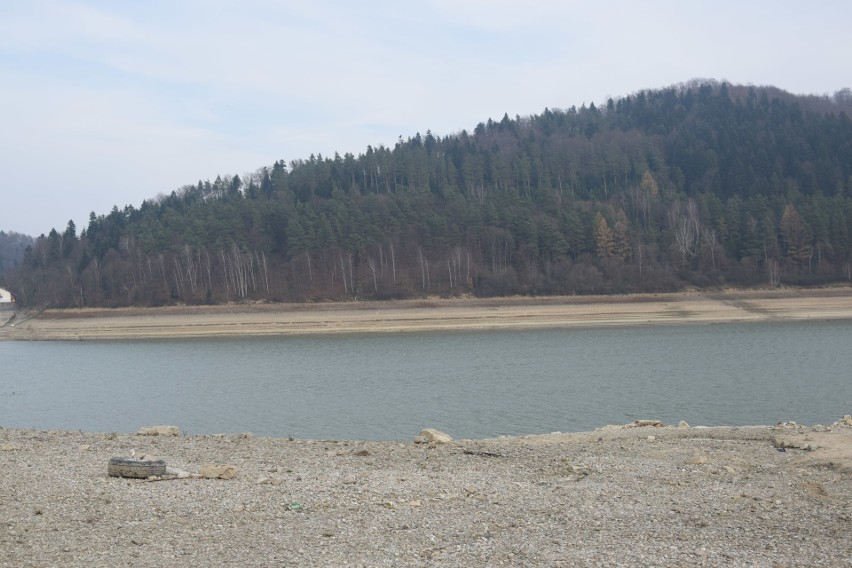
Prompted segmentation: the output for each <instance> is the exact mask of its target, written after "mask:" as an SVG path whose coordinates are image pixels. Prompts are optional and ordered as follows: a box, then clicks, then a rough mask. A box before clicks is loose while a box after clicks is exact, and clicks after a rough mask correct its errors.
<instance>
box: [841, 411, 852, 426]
mask: <svg viewBox="0 0 852 568" xmlns="http://www.w3.org/2000/svg"><path fill="white" fill-rule="evenodd" d="M837 425H838V426H852V415H849V414H847V415H846V416H844V417H843V418H841V419H840V420H838V421H837Z"/></svg>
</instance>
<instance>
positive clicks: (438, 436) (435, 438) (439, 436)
mask: <svg viewBox="0 0 852 568" xmlns="http://www.w3.org/2000/svg"><path fill="white" fill-rule="evenodd" d="M419 438H422V439H424V440H425V441H426V442H428V443H430V444H446V443H447V442H452V441H453V437H452V436H450V435H449V434H445V433H444V432H441V431H440V430H436V429H434V428H424V429H423V430H421V431H420V435H419V436H417V438H415V439H414V441H415V443H416V442H417V441H418V439H419Z"/></svg>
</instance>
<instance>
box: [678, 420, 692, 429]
mask: <svg viewBox="0 0 852 568" xmlns="http://www.w3.org/2000/svg"><path fill="white" fill-rule="evenodd" d="M677 427H678V428H689V422H687V421H686V420H681V421H680V422H678V424H677Z"/></svg>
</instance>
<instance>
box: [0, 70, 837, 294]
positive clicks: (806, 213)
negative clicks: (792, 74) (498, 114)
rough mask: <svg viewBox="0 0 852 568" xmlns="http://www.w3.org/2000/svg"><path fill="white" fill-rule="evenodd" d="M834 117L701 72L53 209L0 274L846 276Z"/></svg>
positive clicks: (666, 284)
mask: <svg viewBox="0 0 852 568" xmlns="http://www.w3.org/2000/svg"><path fill="white" fill-rule="evenodd" d="M850 109H852V94H850V92H849V90H848V89H844V90H843V91H839V92H838V93H836V94H835V95H833V96H830V97H828V96H825V97H814V96H810V97H802V96H795V95H792V94H789V93H786V92H784V91H781V90H779V89H775V88H772V87H750V86H737V85H731V84H727V83H717V82H713V81H702V82H692V83H688V84H682V85H676V86H673V87H670V88H666V89H659V90H646V91H642V92H639V93H636V94H633V95H630V96H626V97H623V98H620V99H617V100H609V101H607V102H606V104H605V105H604V106H601V107H597V106H595V105H594V104H590V105H589V106H585V105H583V106H581V107H580V108H576V107H571V108H568V109H545V110H544V112H543V113H541V114H539V115H533V116H529V117H520V116H516V117H514V118H510V117H509V116H508V115H504V116H503V117H502V119H500V120H499V121H494V120H491V119H489V120H488V121H487V122H483V123H480V124H478V125H477V126H476V127H475V128H474V129H473V131H472V132H468V131H466V130H462V131H461V132H458V133H455V134H451V135H447V136H444V137H440V136H436V135H434V134H433V133H432V132H430V131H427V132H426V134H425V136H423V135H421V134H419V133H417V134H415V135H414V136H412V137H408V138H406V139H403V138H401V137H400V139H399V140H398V141H397V143H396V144H395V145H394V146H393V147H392V148H390V147H386V146H382V145H380V146H378V147H372V146H368V147H367V149H366V151H365V152H364V153H361V154H359V155H357V156H355V155H353V154H351V153H347V154H344V155H343V156H340V155H338V154H335V155H334V156H332V157H329V156H322V155H311V156H310V157H309V158H307V159H300V160H294V161H291V162H289V163H286V162H285V161H284V160H279V161H276V162H275V163H274V164H272V165H271V166H269V167H263V168H260V169H259V170H257V171H256V172H253V173H251V174H246V175H243V176H242V177H240V176H238V175H234V176H230V175H224V176H220V177H218V178H217V179H216V180H214V181H212V182H211V181H199V182H198V183H197V184H193V185H187V186H184V187H181V188H179V189H177V190H175V191H173V192H172V193H171V194H169V195H161V196H160V197H158V198H156V199H150V200H146V201H144V202H143V203H142V204H141V206H140V207H138V208H137V207H133V206H129V205H128V206H125V207H124V208H123V209H120V208H118V207H117V206H116V207H114V208H113V209H112V211H111V212H109V213H108V214H105V215H95V214H94V213H92V214H91V216H90V218H89V223H88V226H87V227H85V228H84V229H83V230H82V231H80V232H79V233H78V230H77V227H76V226H75V225H74V223H73V222H69V224H68V226H67V227H65V229H64V230H62V231H57V230H56V229H54V230H52V231H50V233H49V234H47V235H41V236H40V237H38V238H37V239H35V240H34V241H33V242H32V243H31V244H29V246H27V247H26V250H25V252H24V254H23V256H22V257H21V260H20V262H19V263H17V264H16V265H15V266H14V267H12V268H8V267H7V268H6V269H5V270H4V271H3V272H2V273H0V281H2V282H4V283H5V286H4V287H7V288H11V289H13V290H15V292H16V294H17V295H18V298H19V301H21V302H23V303H25V304H29V305H53V306H123V305H140V306H156V305H164V304H174V303H187V304H201V303H220V302H233V301H309V300H316V301H320V300H328V299H361V298H372V299H385V298H402V297H417V296H425V295H444V296H453V295H465V294H473V295H480V296H493V295H509V294H530V295H532V294H586V293H627V292H643V291H644V292H647V291H671V290H677V289H682V288H684V287H687V286H696V287H716V286H724V285H739V286H751V285H766V284H768V285H774V286H777V285H781V284H797V285H798V284H801V285H815V284H823V283H828V282H838V281H847V282H848V281H849V280H850V278H852V242H850V219H852V122H850V119H849V116H848V113H849V111H850Z"/></svg>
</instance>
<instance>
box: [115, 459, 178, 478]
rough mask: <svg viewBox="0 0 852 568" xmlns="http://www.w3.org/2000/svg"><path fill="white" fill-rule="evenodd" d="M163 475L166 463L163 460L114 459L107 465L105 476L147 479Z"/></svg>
mask: <svg viewBox="0 0 852 568" xmlns="http://www.w3.org/2000/svg"><path fill="white" fill-rule="evenodd" d="M165 474H166V462H164V461H163V460H148V459H140V458H124V457H116V458H112V459H110V460H109V463H108V464H107V475H109V476H110V477H129V478H134V479H149V478H150V477H152V476H155V477H159V476H163V475H165Z"/></svg>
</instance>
